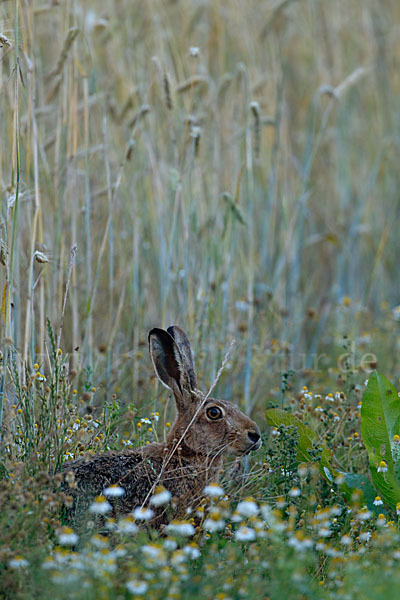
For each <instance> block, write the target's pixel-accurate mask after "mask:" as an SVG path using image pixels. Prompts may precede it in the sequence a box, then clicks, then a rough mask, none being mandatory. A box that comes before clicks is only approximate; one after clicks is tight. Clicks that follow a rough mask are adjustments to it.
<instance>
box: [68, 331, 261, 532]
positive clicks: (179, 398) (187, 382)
mask: <svg viewBox="0 0 400 600" xmlns="http://www.w3.org/2000/svg"><path fill="white" fill-rule="evenodd" d="M149 344H150V354H151V357H152V360H153V364H154V367H155V370H156V373H157V375H158V377H159V378H160V379H161V381H162V382H163V383H164V384H165V385H166V386H167V387H169V389H171V390H172V392H173V394H174V397H175V401H176V406H177V418H176V421H175V423H174V425H173V427H172V428H171V430H170V432H169V434H168V436H167V439H166V442H165V443H161V444H159V443H154V444H149V445H147V446H144V447H142V448H138V449H137V450H132V451H124V452H108V453H104V454H98V455H96V456H93V457H90V459H89V460H86V459H84V458H82V459H79V460H76V461H73V462H71V463H67V464H66V465H65V466H64V484H63V487H64V489H65V491H66V492H67V493H69V494H71V496H72V497H73V504H74V506H73V509H72V511H73V513H79V514H83V513H85V512H86V511H87V509H88V507H89V505H90V504H91V502H92V501H93V499H94V498H95V497H96V496H99V495H101V494H102V493H103V491H104V490H105V489H106V488H107V487H109V486H110V485H115V484H118V486H120V487H121V488H123V490H124V494H123V495H122V496H121V497H119V498H118V499H117V498H115V499H113V501H112V504H113V509H114V512H115V513H128V512H130V511H132V510H133V509H135V508H136V507H139V506H144V505H146V504H147V503H148V502H149V500H150V498H151V496H152V495H153V493H154V490H155V488H156V487H157V486H158V485H162V486H164V487H165V488H166V489H167V490H168V491H169V492H171V495H172V496H174V497H175V498H176V499H177V502H176V505H177V506H176V508H177V510H178V512H180V513H182V512H183V509H184V508H185V507H187V506H188V505H190V504H194V503H196V501H197V500H198V499H199V498H200V496H201V494H202V491H203V489H204V487H205V485H207V483H209V482H212V481H217V480H218V477H219V473H220V471H221V468H222V462H223V456H224V455H225V454H226V453H227V452H229V453H232V454H235V455H242V454H246V453H247V452H249V451H251V450H254V449H256V448H258V447H259V445H260V443H261V442H260V434H259V430H258V427H257V425H256V424H255V423H254V421H252V420H251V419H249V418H248V417H247V416H246V415H244V414H243V413H242V412H241V411H240V410H239V409H238V408H236V407H235V406H234V405H233V404H232V403H231V402H228V401H226V400H216V399H214V398H208V397H206V396H204V395H203V394H202V392H200V391H199V390H198V389H197V381H196V374H195V370H194V365H193V357H192V352H191V349H190V344H189V340H188V338H187V336H186V334H185V333H184V332H183V330H182V329H180V328H179V327H176V326H174V327H170V328H169V329H168V332H167V331H164V330H162V329H153V330H152V331H151V332H150V334H149ZM68 512H70V511H68ZM70 516H71V517H72V515H70ZM162 522H163V510H162V509H158V510H157V512H156V516H155V520H154V523H155V524H156V525H159V524H161V523H162Z"/></svg>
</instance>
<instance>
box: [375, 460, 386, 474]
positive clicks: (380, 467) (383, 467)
mask: <svg viewBox="0 0 400 600" xmlns="http://www.w3.org/2000/svg"><path fill="white" fill-rule="evenodd" d="M387 470H388V466H387V463H386V462H385V461H384V460H381V462H380V463H379V465H378V468H377V471H378V473H386V472H387Z"/></svg>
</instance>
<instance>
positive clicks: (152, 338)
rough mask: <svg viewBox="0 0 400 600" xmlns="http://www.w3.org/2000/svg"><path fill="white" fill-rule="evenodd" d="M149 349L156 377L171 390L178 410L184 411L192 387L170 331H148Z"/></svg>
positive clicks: (156, 329)
mask: <svg viewBox="0 0 400 600" xmlns="http://www.w3.org/2000/svg"><path fill="white" fill-rule="evenodd" d="M149 349H150V356H151V360H152V361H153V365H154V370H155V372H156V374H157V377H158V378H159V379H160V381H161V382H162V383H163V384H164V385H165V386H166V387H167V388H169V389H170V390H172V391H173V393H174V397H175V401H176V405H177V408H178V411H180V412H182V411H184V410H185V408H186V407H187V403H188V401H189V400H190V399H191V393H190V392H191V389H192V388H191V383H190V377H189V374H188V372H187V370H186V365H185V361H184V359H183V357H182V355H181V352H180V350H179V348H178V345H177V344H176V342H175V340H174V338H173V337H172V336H171V334H170V333H168V332H167V331H165V330H164V329H158V328H155V329H152V330H151V331H150V333H149Z"/></svg>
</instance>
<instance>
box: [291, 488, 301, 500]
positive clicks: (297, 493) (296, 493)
mask: <svg viewBox="0 0 400 600" xmlns="http://www.w3.org/2000/svg"><path fill="white" fill-rule="evenodd" d="M300 494H301V490H300V488H298V487H292V489H291V490H289V496H290V497H291V498H298V496H300Z"/></svg>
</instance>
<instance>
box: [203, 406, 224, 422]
mask: <svg viewBox="0 0 400 600" xmlns="http://www.w3.org/2000/svg"><path fill="white" fill-rule="evenodd" d="M206 415H207V417H208V418H209V419H211V421H217V420H218V419H221V418H222V410H221V409H220V408H218V406H211V407H210V408H207V411H206Z"/></svg>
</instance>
